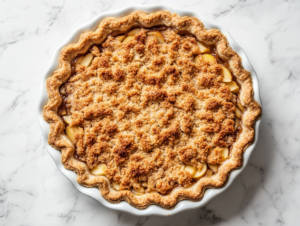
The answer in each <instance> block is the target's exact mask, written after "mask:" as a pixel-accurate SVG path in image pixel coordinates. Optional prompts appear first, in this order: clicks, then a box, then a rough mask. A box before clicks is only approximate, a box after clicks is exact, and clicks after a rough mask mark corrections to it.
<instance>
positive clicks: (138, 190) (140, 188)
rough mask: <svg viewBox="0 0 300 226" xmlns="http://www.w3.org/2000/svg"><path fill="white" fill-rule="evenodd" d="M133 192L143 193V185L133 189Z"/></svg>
mask: <svg viewBox="0 0 300 226" xmlns="http://www.w3.org/2000/svg"><path fill="white" fill-rule="evenodd" d="M134 193H136V194H137V195H142V194H145V189H144V188H143V187H139V188H138V189H134Z"/></svg>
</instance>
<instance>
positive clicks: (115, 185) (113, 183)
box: [111, 181, 120, 191]
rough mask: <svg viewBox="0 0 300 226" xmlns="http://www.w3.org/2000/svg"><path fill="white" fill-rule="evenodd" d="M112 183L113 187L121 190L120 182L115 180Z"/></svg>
mask: <svg viewBox="0 0 300 226" xmlns="http://www.w3.org/2000/svg"><path fill="white" fill-rule="evenodd" d="M111 185H112V187H113V188H114V189H115V190H117V191H119V190H120V184H119V183H117V182H115V181H113V182H112V183H111Z"/></svg>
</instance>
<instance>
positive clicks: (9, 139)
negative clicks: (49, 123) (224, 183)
mask: <svg viewBox="0 0 300 226" xmlns="http://www.w3.org/2000/svg"><path fill="white" fill-rule="evenodd" d="M132 4H166V5H170V6H173V7H176V8H182V9H186V10H194V11H198V12H200V13H201V14H202V15H204V16H205V17H206V18H207V19H208V20H211V21H214V22H216V23H218V24H220V25H221V26H223V27H225V28H226V29H227V30H228V31H229V32H230V33H231V35H232V36H233V38H234V39H235V40H236V41H237V43H239V44H240V45H241V46H242V48H243V49H244V50H245V52H246V53H247V55H248V57H249V59H250V61H251V63H252V64H253V66H254V68H255V69H256V72H257V74H258V76H259V81H260V91H261V98H262V102H263V107H264V109H263V110H264V112H263V117H262V123H261V130H260V135H259V141H258V145H257V147H256V149H255V151H254V153H253V155H252V156H251V159H250V163H249V165H248V166H247V167H246V169H245V170H244V171H243V172H242V173H241V175H240V176H239V177H238V178H237V179H236V180H235V181H234V183H233V184H232V185H231V186H230V188H229V189H227V190H226V191H225V192H224V193H222V194H221V195H220V196H218V197H216V198H214V199H213V200H212V201H211V202H210V203H209V204H208V205H207V206H206V207H204V208H199V209H195V210H189V211H186V212H183V213H180V214H177V215H175V216H172V217H155V216H154V217H136V216H132V215H130V214H126V213H120V212H116V211H114V210H109V209H107V208H105V207H103V206H102V205H101V204H99V203H98V202H96V201H95V200H93V199H91V198H89V197H86V196H84V195H82V194H81V193H79V192H78V191H77V190H76V189H75V188H74V187H73V186H72V185H71V183H70V182H69V181H68V180H67V179H66V178H65V177H64V176H63V175H61V173H60V172H59V171H58V170H57V168H56V166H55V164H54V162H53V160H52V159H51V157H50V156H49V155H48V153H47V152H46V150H45V148H44V146H43V142H42V137H41V132H40V128H39V125H38V122H37V102H38V95H39V91H40V78H41V75H42V74H43V73H44V72H45V70H46V68H47V67H48V65H49V61H50V60H51V58H52V56H53V54H54V51H55V49H56V47H57V46H59V45H60V44H61V43H62V42H63V41H64V40H65V39H66V37H68V36H69V34H70V33H71V32H73V31H74V30H75V28H77V27H78V26H80V25H82V24H84V23H85V22H87V21H89V20H90V19H92V18H93V17H95V16H96V15H97V14H99V13H102V12H105V11H108V10H114V9H119V8H122V7H125V6H128V5H132ZM299 10H300V1H292V0H287V1H279V0H275V1H274V0H273V1H271V0H263V1H262V0H251V1H250V0H248V1H247V0H229V1H226V2H225V1H221V0H213V1H204V0H186V1H178V0H174V1H170V0H165V1H157V0H154V1H152V0H150V1H148V0H145V1H135V0H128V1H121V0H114V1H110V0H103V1H95V0H85V1H63V0H52V1H49V0H48V1H46V0H43V1H42V0H26V1H25V0H15V1H5V0H2V1H0V69H1V73H0V103H1V105H0V115H1V117H0V125H1V126H0V145H1V148H0V225H83V224H84V225H87V224H88V225H136V226H142V225H143V226H150V225H156V226H163V225H164V226H174V225H180V226H185V225H186V226H188V225H189V226H194V225H195V226H196V225H212V224H216V225H239V226H240V225H299V222H298V215H299V209H300V188H299V183H300V144H299V142H300V67H299V65H300V62H299V61H300V42H299V40H300V30H299V27H300V14H299Z"/></svg>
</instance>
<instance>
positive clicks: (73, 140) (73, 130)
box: [66, 126, 79, 144]
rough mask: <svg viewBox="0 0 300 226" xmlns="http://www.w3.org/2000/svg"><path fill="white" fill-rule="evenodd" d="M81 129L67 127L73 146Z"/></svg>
mask: <svg viewBox="0 0 300 226" xmlns="http://www.w3.org/2000/svg"><path fill="white" fill-rule="evenodd" d="M78 130H79V127H78V126H67V127H66V134H67V136H68V138H69V140H70V141H71V142H72V144H75V143H76V139H75V135H76V133H78Z"/></svg>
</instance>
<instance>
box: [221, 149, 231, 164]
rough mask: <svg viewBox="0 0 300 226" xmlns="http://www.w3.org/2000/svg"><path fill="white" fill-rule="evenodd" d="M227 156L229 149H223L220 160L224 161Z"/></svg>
mask: <svg viewBox="0 0 300 226" xmlns="http://www.w3.org/2000/svg"><path fill="white" fill-rule="evenodd" d="M228 155H229V149H228V148H223V151H222V160H223V161H225V160H226V159H227V158H228Z"/></svg>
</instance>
